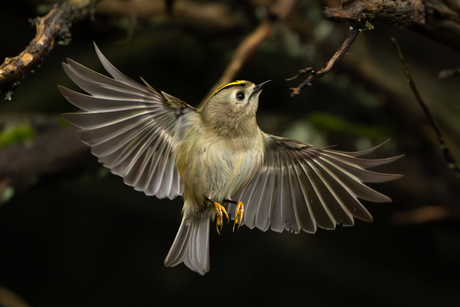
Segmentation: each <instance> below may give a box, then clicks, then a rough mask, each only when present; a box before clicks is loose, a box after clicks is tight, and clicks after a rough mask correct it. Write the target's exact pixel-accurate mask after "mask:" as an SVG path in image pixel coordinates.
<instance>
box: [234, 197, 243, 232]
mask: <svg viewBox="0 0 460 307" xmlns="http://www.w3.org/2000/svg"><path fill="white" fill-rule="evenodd" d="M243 215H244V204H243V202H242V201H238V202H236V211H235V220H234V223H233V231H235V226H236V224H238V227H237V228H236V229H237V230H238V229H239V228H240V226H241V223H243Z"/></svg>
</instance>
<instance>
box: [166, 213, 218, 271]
mask: <svg viewBox="0 0 460 307" xmlns="http://www.w3.org/2000/svg"><path fill="white" fill-rule="evenodd" d="M209 224H210V216H209V215H206V216H205V215H201V214H200V215H192V214H185V213H184V216H183V218H182V222H181V225H180V227H179V231H178V232H177V235H176V238H175V239H174V242H173V244H172V246H171V249H170V250H169V253H168V255H167V256H166V259H165V265H166V266H167V267H172V266H176V265H178V264H180V263H181V262H184V263H185V265H186V266H187V267H188V268H189V269H191V270H192V271H195V272H197V273H199V274H201V275H204V274H205V273H207V272H208V271H209V267H210V262H209Z"/></svg>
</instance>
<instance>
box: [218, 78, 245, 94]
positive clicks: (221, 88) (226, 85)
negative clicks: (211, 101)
mask: <svg viewBox="0 0 460 307" xmlns="http://www.w3.org/2000/svg"><path fill="white" fill-rule="evenodd" d="M246 83H247V81H245V80H236V81H233V82H230V83H227V84H225V85H222V86H221V87H219V88H218V89H217V90H216V91H215V92H214V94H212V95H211V96H214V95H215V94H217V93H218V92H220V91H221V90H223V89H224V88H227V87H230V86H235V85H241V84H246Z"/></svg>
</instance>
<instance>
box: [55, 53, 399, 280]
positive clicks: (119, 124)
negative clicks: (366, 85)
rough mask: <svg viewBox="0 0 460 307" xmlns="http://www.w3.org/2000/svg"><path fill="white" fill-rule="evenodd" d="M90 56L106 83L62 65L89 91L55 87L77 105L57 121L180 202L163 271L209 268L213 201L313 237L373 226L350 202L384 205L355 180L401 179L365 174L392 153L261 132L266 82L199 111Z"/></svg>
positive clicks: (140, 181)
mask: <svg viewBox="0 0 460 307" xmlns="http://www.w3.org/2000/svg"><path fill="white" fill-rule="evenodd" d="M96 52H97V55H98V57H99V59H100V61H101V62H102V64H103V66H104V68H105V69H106V70H107V71H108V72H109V74H110V75H111V76H112V78H110V77H106V76H104V75H101V74H98V73H96V72H94V71H92V70H90V69H88V68H86V67H84V66H82V65H80V64H78V63H76V62H74V61H72V60H70V59H69V60H68V61H67V63H64V64H63V67H64V70H65V71H66V73H67V74H68V75H69V77H70V78H71V79H72V80H73V81H74V82H75V83H76V84H77V85H78V86H79V87H80V88H82V89H83V90H85V91H86V92H87V93H89V95H88V94H81V93H78V92H74V91H72V90H69V89H67V88H63V87H60V90H61V92H62V94H63V95H64V96H65V97H66V98H67V99H68V100H69V101H70V102H71V103H72V104H74V105H75V106H77V107H79V108H80V109H82V111H81V112H75V113H68V114H63V117H64V118H65V119H66V120H68V121H69V122H70V123H72V124H73V125H75V126H77V127H78V128H79V132H78V135H77V136H78V137H79V138H80V139H81V140H82V141H83V142H85V143H86V144H88V145H89V146H91V150H92V153H93V154H94V155H96V156H97V157H98V159H99V162H101V163H102V164H103V165H104V166H106V167H108V168H109V169H110V170H111V171H112V173H114V174H116V175H119V176H121V177H123V178H124V182H125V183H126V184H128V185H130V186H133V187H134V188H135V189H136V190H139V191H143V192H145V193H146V194H147V195H156V196H157V197H159V198H164V197H168V198H174V197H176V196H178V195H182V196H183V198H184V201H185V203H184V207H183V218H182V223H181V225H180V228H179V231H178V233H177V236H176V238H175V240H174V242H173V245H172V247H171V249H170V251H169V253H168V255H167V257H166V260H165V265H166V266H175V265H177V264H179V263H181V262H185V264H186V265H187V266H188V267H189V268H190V269H192V270H193V271H196V272H198V273H200V274H204V273H206V272H207V271H209V267H210V261H209V228H210V220H211V219H212V218H214V217H215V215H216V211H215V207H214V205H213V202H216V203H221V204H222V205H224V206H227V205H228V210H227V211H228V212H229V214H230V216H231V217H234V216H235V206H234V205H233V204H229V203H228V201H229V200H232V201H241V202H243V204H244V205H245V213H244V218H243V224H244V225H246V226H248V227H250V228H254V227H257V228H259V229H261V230H263V231H266V230H267V229H269V228H270V229H272V230H274V231H278V232H281V231H283V230H288V231H291V232H295V233H298V232H300V231H301V230H304V231H306V232H309V233H314V232H315V231H316V229H317V227H320V228H325V229H334V228H335V226H336V225H338V224H342V225H346V226H351V225H353V224H354V218H359V219H362V220H366V221H371V220H372V216H371V215H370V213H369V212H368V211H367V210H366V209H365V208H364V206H363V205H362V204H361V203H360V201H359V200H358V198H360V199H364V200H368V201H372V202H389V201H391V200H390V199H389V198H388V197H387V196H385V195H383V194H381V193H379V192H377V191H375V190H373V189H371V188H369V187H367V186H366V185H364V184H363V182H385V181H389V180H393V179H396V178H399V177H400V175H394V174H383V173H377V172H372V171H369V170H367V168H370V167H373V166H378V165H382V164H386V163H389V162H392V161H394V160H396V159H398V158H399V157H392V158H386V159H362V158H360V156H362V155H365V154H368V153H371V152H372V151H374V150H375V149H376V148H377V147H378V146H377V147H374V148H371V149H369V150H366V151H361V152H341V151H337V150H333V149H330V148H320V147H314V146H312V145H309V144H305V143H301V142H298V141H295V140H291V139H286V138H282V137H277V136H273V135H268V134H265V133H264V132H262V131H261V130H260V128H259V127H258V126H257V122H256V111H257V107H258V102H259V95H260V93H261V91H262V85H263V84H264V83H265V82H264V83H262V84H259V85H255V84H253V83H252V82H249V81H235V82H232V83H229V84H227V85H224V86H222V87H221V88H219V89H218V90H217V91H216V93H214V94H213V95H212V96H211V98H210V99H209V100H208V102H207V103H206V104H205V105H204V106H203V107H202V108H201V109H199V110H197V109H195V108H193V107H191V106H189V105H188V104H186V103H185V102H183V101H182V100H180V99H178V98H175V97H173V96H171V95H169V94H167V93H164V92H161V93H159V92H157V91H156V90H154V89H153V88H152V87H151V86H150V85H148V84H147V83H146V82H145V81H144V83H145V85H141V84H140V83H137V82H136V81H133V80H131V79H129V78H128V77H126V76H125V75H123V74H122V73H121V72H119V71H118V70H117V69H116V68H115V67H114V66H113V65H112V64H110V62H109V61H108V60H107V59H106V58H105V57H104V56H103V55H102V53H101V52H100V51H99V49H98V48H97V47H96Z"/></svg>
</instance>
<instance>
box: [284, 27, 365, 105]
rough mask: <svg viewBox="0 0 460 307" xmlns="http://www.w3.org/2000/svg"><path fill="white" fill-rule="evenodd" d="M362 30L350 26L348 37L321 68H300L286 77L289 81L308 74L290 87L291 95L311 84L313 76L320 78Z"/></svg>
mask: <svg viewBox="0 0 460 307" xmlns="http://www.w3.org/2000/svg"><path fill="white" fill-rule="evenodd" d="M361 31H362V29H359V28H350V31H349V32H348V37H347V39H345V41H344V42H343V43H342V45H341V46H340V47H339V50H337V52H336V53H335V54H334V55H333V56H332V58H331V59H330V60H329V62H328V63H327V65H326V67H325V68H323V69H320V70H318V71H314V70H313V69H312V68H311V67H308V68H305V69H301V70H299V73H298V74H297V75H295V76H294V77H292V78H289V79H286V81H291V80H295V79H297V78H298V77H299V76H301V75H303V74H306V73H309V74H310V76H308V77H307V79H305V80H304V81H303V82H302V83H300V84H299V86H297V87H291V88H290V90H291V97H292V96H295V95H299V94H300V92H301V91H302V89H303V88H305V86H307V85H309V86H311V85H312V84H311V80H312V79H313V78H320V77H324V76H325V75H326V74H327V73H328V72H329V71H330V70H331V69H332V67H333V66H334V64H335V63H337V61H338V60H339V59H340V57H341V56H342V55H343V54H344V53H345V52H347V50H348V48H350V47H351V45H352V44H353V42H354V41H355V39H356V37H358V34H359V33H360V32H361Z"/></svg>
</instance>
